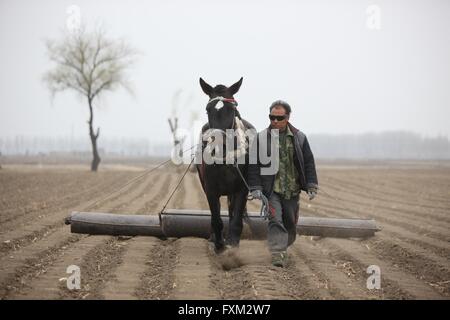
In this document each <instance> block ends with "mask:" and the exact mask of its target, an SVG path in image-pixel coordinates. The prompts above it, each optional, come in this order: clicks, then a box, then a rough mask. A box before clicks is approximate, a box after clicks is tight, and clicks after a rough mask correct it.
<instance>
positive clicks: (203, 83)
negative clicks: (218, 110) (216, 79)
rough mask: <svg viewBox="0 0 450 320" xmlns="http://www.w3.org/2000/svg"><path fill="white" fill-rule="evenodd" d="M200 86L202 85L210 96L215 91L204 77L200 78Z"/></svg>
mask: <svg viewBox="0 0 450 320" xmlns="http://www.w3.org/2000/svg"><path fill="white" fill-rule="evenodd" d="M200 87H202V90H203V92H204V93H206V94H207V95H208V96H209V95H211V93H212V92H213V88H212V87H211V86H210V85H209V84H207V83H206V82H205V80H203V79H202V78H200Z"/></svg>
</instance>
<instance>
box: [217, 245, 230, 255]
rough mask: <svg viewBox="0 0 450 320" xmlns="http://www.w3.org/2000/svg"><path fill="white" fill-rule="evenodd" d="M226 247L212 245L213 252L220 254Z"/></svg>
mask: <svg viewBox="0 0 450 320" xmlns="http://www.w3.org/2000/svg"><path fill="white" fill-rule="evenodd" d="M226 249H227V247H226V246H225V245H221V246H219V247H217V246H214V252H215V253H216V254H221V253H223V252H225V250H226Z"/></svg>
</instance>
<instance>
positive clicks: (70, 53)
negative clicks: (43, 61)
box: [44, 28, 137, 171]
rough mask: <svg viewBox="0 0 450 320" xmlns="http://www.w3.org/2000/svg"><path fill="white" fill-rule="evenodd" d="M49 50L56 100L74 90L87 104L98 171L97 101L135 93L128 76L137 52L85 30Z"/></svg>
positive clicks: (50, 44) (50, 45)
mask: <svg viewBox="0 0 450 320" xmlns="http://www.w3.org/2000/svg"><path fill="white" fill-rule="evenodd" d="M46 46H47V51H48V54H49V58H50V60H51V61H52V62H54V63H55V66H54V68H53V69H51V70H50V71H48V72H47V73H46V74H45V75H44V81H45V82H46V83H47V85H48V87H49V89H50V91H51V93H52V96H54V95H55V94H56V93H57V92H60V91H65V90H68V89H70V90H73V91H75V92H77V93H78V94H80V95H81V96H82V97H84V98H86V100H87V104H88V106H89V120H88V125H89V136H90V138H91V143H92V154H93V159H92V163H91V170H92V171H97V169H98V166H99V164H100V160H101V159H100V156H99V154H98V149H97V140H98V137H99V135H100V128H99V127H97V130H94V101H97V100H96V98H97V97H98V96H99V95H101V94H102V93H104V92H106V91H114V90H116V89H117V88H119V87H124V88H125V89H127V90H128V91H130V92H131V89H130V86H129V83H128V81H127V80H126V77H125V75H126V70H127V68H128V67H129V66H130V65H131V64H132V63H133V62H134V58H135V57H136V53H137V52H136V51H135V50H134V49H132V48H131V47H130V46H129V45H128V44H127V42H126V41H125V40H123V39H118V40H113V39H109V38H107V37H106V35H105V33H104V31H102V30H100V29H98V30H96V31H94V32H87V31H86V30H85V28H81V29H80V30H79V31H77V32H75V33H68V34H66V35H64V37H63V38H62V39H61V40H59V41H55V40H47V41H46Z"/></svg>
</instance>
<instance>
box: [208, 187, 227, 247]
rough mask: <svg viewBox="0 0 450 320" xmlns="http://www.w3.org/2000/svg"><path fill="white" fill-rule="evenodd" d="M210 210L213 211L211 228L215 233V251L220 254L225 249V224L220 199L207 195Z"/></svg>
mask: <svg viewBox="0 0 450 320" xmlns="http://www.w3.org/2000/svg"><path fill="white" fill-rule="evenodd" d="M207 198H208V204H209V210H210V211H211V228H212V230H213V233H214V250H215V251H216V253H220V252H222V251H223V250H224V249H225V243H224V240H223V235H222V230H223V222H222V218H221V217H220V198H219V197H218V196H216V195H207Z"/></svg>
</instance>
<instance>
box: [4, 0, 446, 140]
mask: <svg viewBox="0 0 450 320" xmlns="http://www.w3.org/2000/svg"><path fill="white" fill-rule="evenodd" d="M338 2H339V4H338ZM70 5H77V6H79V8H80V9H81V19H82V22H83V23H85V24H87V26H88V28H91V27H94V26H95V24H97V23H102V24H103V26H104V29H106V30H107V31H108V35H109V36H111V37H126V38H127V39H128V40H129V42H130V43H131V44H132V45H133V46H134V47H136V48H137V49H139V50H140V51H141V52H142V55H141V56H140V57H139V60H138V61H137V63H136V65H135V67H134V68H133V69H132V70H131V71H130V78H131V80H132V82H133V84H134V91H135V96H134V97H132V96H130V95H129V94H128V93H127V92H126V91H124V90H119V91H117V92H115V93H112V94H108V95H106V96H104V98H103V99H102V100H101V101H100V103H99V105H98V109H97V114H96V118H95V124H96V125H97V126H100V127H101V129H102V135H103V136H106V135H107V136H109V137H120V136H124V137H140V138H142V137H143V138H148V139H150V140H155V141H162V140H166V138H165V137H167V139H168V137H169V133H170V131H169V126H168V124H167V117H168V116H169V115H170V114H171V111H172V104H173V103H172V101H173V99H174V94H175V93H176V92H177V91H180V90H181V93H180V94H179V96H178V100H179V105H180V107H179V111H178V113H179V115H180V118H181V120H180V121H181V125H182V126H183V127H186V128H188V127H189V126H190V124H191V121H190V119H191V113H192V112H197V113H198V114H199V117H200V120H201V121H206V114H205V106H206V102H207V97H206V96H205V95H204V94H203V92H202V91H201V89H200V86H199V84H198V78H199V77H200V76H202V77H203V78H204V79H205V80H206V81H207V82H209V83H210V84H212V85H215V84H218V83H222V84H225V85H231V84H232V83H233V82H235V81H237V80H238V79H239V78H240V77H241V76H243V77H244V81H243V84H242V87H241V90H240V92H239V93H238V94H237V95H236V96H235V98H236V99H237V100H238V102H239V110H240V112H241V115H242V116H243V117H244V118H246V119H248V120H249V121H250V122H252V123H253V124H254V125H255V126H256V127H257V129H262V128H263V127H264V126H266V125H267V124H268V118H267V114H268V106H269V105H270V103H271V102H272V101H273V100H276V99H284V100H286V101H288V102H289V103H290V104H291V106H292V107H293V114H292V117H291V121H292V123H293V124H294V125H295V126H297V127H298V128H300V129H301V130H303V131H304V132H305V133H306V134H311V133H362V132H380V131H384V130H411V131H414V132H418V133H421V134H424V135H427V136H434V135H438V134H443V135H446V136H450V126H449V119H450V1H448V0H433V1H430V0H415V1H411V0H404V1H400V0H397V1H376V0H373V1H364V0H354V1H331V0H330V1H317V0H315V1H312V0H311V1H279V0H277V1H225V0H222V1H211V0H208V1H200V0H197V1H181V0H180V1H167V0H164V1H162V0H161V1H145V2H144V1H138V0H127V1H111V0H105V1H75V0H72V1H61V0H58V1H56V0H53V1H50V0H46V1H42V0H40V1H23V0H0V70H1V71H0V98H1V99H0V137H11V136H15V135H18V134H21V135H26V136H55V135H56V136H63V135H66V136H70V135H74V136H76V137H79V136H84V135H85V136H86V137H87V132H88V131H87V124H86V120H87V117H88V108H87V105H86V103H85V101H84V100H81V99H80V98H78V97H77V96H76V94H74V93H72V92H67V93H63V94H60V95H57V96H56V98H55V99H54V101H53V103H52V102H51V99H50V94H49V92H48V90H47V89H46V87H45V85H44V84H43V83H42V81H41V78H42V75H43V73H44V72H45V71H46V70H48V69H49V68H50V67H51V64H50V63H49V61H48V58H47V56H46V52H45V46H44V39H47V38H49V39H57V38H59V37H60V36H61V35H62V32H61V30H63V29H64V28H65V26H66V21H67V18H68V13H67V8H68V7H69V6H70ZM370 5H376V6H378V8H379V9H380V20H379V21H380V24H379V26H380V29H379V30H377V29H373V28H372V29H371V28H369V27H368V26H367V20H368V19H369V18H370V17H372V18H373V15H371V16H370V17H369V15H370V13H368V12H367V8H368V7H369V6H370ZM371 21H373V20H371ZM372 26H374V24H372ZM375 26H376V24H375Z"/></svg>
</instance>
